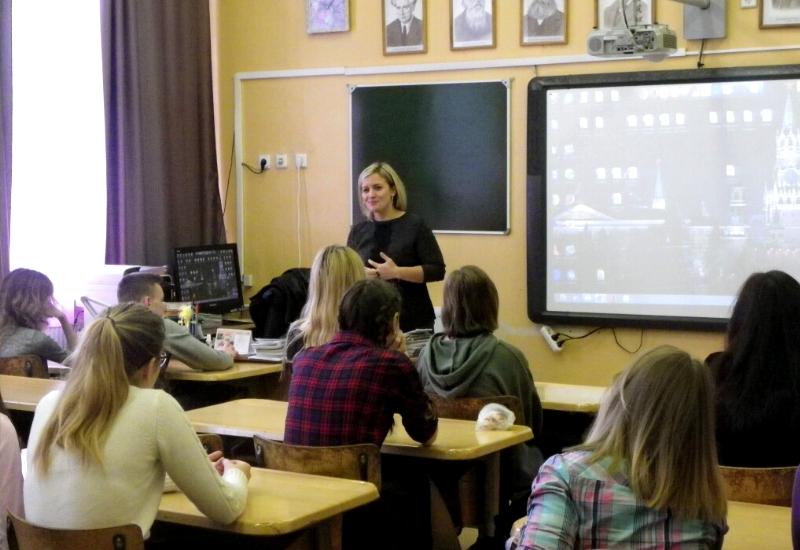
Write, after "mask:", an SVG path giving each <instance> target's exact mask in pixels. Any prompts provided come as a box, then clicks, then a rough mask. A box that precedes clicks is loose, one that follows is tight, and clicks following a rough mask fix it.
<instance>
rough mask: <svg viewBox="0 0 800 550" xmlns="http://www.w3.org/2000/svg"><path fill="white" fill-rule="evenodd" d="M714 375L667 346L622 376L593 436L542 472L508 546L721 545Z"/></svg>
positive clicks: (722, 497)
mask: <svg viewBox="0 0 800 550" xmlns="http://www.w3.org/2000/svg"><path fill="white" fill-rule="evenodd" d="M726 508H727V502H726V500H725V493H724V489H723V485H722V478H721V475H720V472H719V469H718V468H717V453H716V448H715V444H714V395H713V384H712V381H711V375H710V373H709V371H708V369H707V368H706V367H705V366H704V365H703V364H702V363H700V362H699V361H696V360H694V359H692V358H691V357H690V356H689V355H688V354H687V353H686V352H684V351H681V350H679V349H677V348H674V347H672V346H661V347H658V348H656V349H654V350H652V351H650V352H649V353H647V354H645V355H643V356H642V357H641V358H639V359H638V360H637V361H636V362H635V363H634V364H633V365H631V366H630V367H628V368H627V369H625V370H624V371H623V372H622V373H620V374H619V375H618V376H617V378H616V380H615V381H614V384H613V385H612V386H611V388H609V390H608V392H607V393H606V395H605V397H604V399H603V403H602V404H601V406H600V411H599V412H598V413H597V418H596V419H595V421H594V423H593V425H592V427H591V429H590V431H589V435H588V436H587V438H586V441H585V442H584V443H583V444H582V445H580V446H578V447H575V448H574V449H572V450H571V451H568V452H565V453H563V454H559V455H554V456H552V457H551V458H550V459H548V460H547V461H546V462H545V463H544V464H543V465H542V467H541V468H540V469H539V475H538V476H536V480H535V481H534V482H533V490H532V493H531V497H530V500H529V502H528V518H527V523H526V524H525V527H523V528H522V530H521V531H520V540H519V541H517V540H512V541H509V548H512V549H513V548H520V549H533V548H548V549H550V548H553V549H555V548H622V547H624V548H665V547H675V548H720V547H721V546H722V538H723V535H724V533H725V532H726V531H727V527H726V525H725V516H726Z"/></svg>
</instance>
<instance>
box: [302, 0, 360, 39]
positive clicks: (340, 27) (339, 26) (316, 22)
mask: <svg viewBox="0 0 800 550" xmlns="http://www.w3.org/2000/svg"><path fill="white" fill-rule="evenodd" d="M349 4H350V0H306V32H307V33H308V34H317V33H324V32H346V31H349V30H350V5H349Z"/></svg>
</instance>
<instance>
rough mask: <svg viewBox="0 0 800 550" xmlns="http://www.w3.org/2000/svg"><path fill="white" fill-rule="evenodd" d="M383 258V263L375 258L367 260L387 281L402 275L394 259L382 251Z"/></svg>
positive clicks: (379, 275)
mask: <svg viewBox="0 0 800 550" xmlns="http://www.w3.org/2000/svg"><path fill="white" fill-rule="evenodd" d="M381 258H383V263H379V262H376V261H375V260H367V261H368V262H369V265H371V266H372V267H374V268H375V271H377V272H378V277H380V278H381V279H385V280H387V281H391V280H392V279H397V278H398V276H399V275H400V272H399V269H398V268H397V264H396V263H394V260H393V259H391V258H390V257H389V256H387V255H386V254H384V253H383V252H381Z"/></svg>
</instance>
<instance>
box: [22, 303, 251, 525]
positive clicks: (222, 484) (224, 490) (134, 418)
mask: <svg viewBox="0 0 800 550" xmlns="http://www.w3.org/2000/svg"><path fill="white" fill-rule="evenodd" d="M163 342H164V324H163V322H162V320H161V318H160V317H158V316H157V315H156V314H154V313H152V312H150V311H149V310H148V309H147V308H145V307H144V306H142V305H139V304H132V303H125V304H120V305H118V306H114V307H112V308H110V309H109V310H108V311H107V312H106V313H105V314H103V315H101V316H100V317H98V318H97V319H96V320H95V321H94V322H93V323H92V324H91V325H90V326H89V327H88V328H87V329H86V331H85V334H84V335H83V338H82V339H81V342H80V344H79V346H78V349H77V351H76V353H75V355H74V359H73V369H72V372H71V373H70V376H69V379H68V380H67V383H66V386H65V387H64V389H63V390H61V391H54V392H51V393H49V394H48V395H46V396H45V397H44V398H43V399H42V400H41V401H40V402H39V405H38V406H37V408H36V414H35V416H34V419H33V425H32V427H31V432H30V438H29V440H28V457H29V461H30V464H29V467H28V469H27V471H28V476H27V478H26V481H25V487H24V500H25V510H26V516H27V518H28V519H29V520H30V521H32V522H33V523H36V524H39V525H43V526H45V527H51V528H59V529H90V528H97V527H107V526H109V525H120V524H126V523H135V524H137V525H139V527H141V529H142V532H143V533H144V534H145V536H147V535H148V532H149V530H150V526H151V525H152V523H153V521H154V520H155V516H156V512H157V511H158V504H159V501H160V498H161V492H162V489H163V485H164V474H165V472H166V473H168V474H169V475H170V477H171V478H172V480H173V481H174V482H175V483H176V484H177V486H178V487H179V488H181V489H182V490H183V491H184V492H185V493H186V495H187V496H188V497H189V498H190V499H191V500H192V502H194V503H195V504H196V505H197V507H198V508H199V509H200V510H201V511H203V512H204V513H205V514H206V515H208V516H209V517H210V518H212V519H214V520H215V521H219V522H222V523H230V522H232V521H233V520H235V519H236V518H237V517H238V516H239V515H240V514H241V512H242V511H243V509H244V505H245V502H246V499H247V479H248V477H249V466H247V465H246V464H244V463H236V462H234V461H227V460H225V459H221V460H219V461H218V462H217V463H216V464H212V462H211V461H210V460H209V456H207V455H206V453H205V451H204V450H203V447H202V445H201V444H200V441H199V439H198V438H197V435H196V434H195V433H194V430H193V429H192V427H191V425H190V424H189V422H188V421H187V419H186V416H185V415H184V413H183V410H182V409H181V407H180V405H178V403H177V401H175V399H174V398H172V396H170V395H168V394H166V393H164V392H163V391H161V390H154V389H153V385H154V384H155V381H156V379H157V378H158V374H159V371H160V369H161V368H163V367H164V366H165V365H166V363H167V361H168V359H169V356H168V355H167V354H165V353H164V352H162V344H163ZM213 458H220V457H213ZM220 473H221V474H222V475H220Z"/></svg>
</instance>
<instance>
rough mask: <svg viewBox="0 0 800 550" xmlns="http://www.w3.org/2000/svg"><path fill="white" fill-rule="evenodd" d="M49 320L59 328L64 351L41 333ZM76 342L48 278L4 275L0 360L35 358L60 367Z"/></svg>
mask: <svg viewBox="0 0 800 550" xmlns="http://www.w3.org/2000/svg"><path fill="white" fill-rule="evenodd" d="M50 317H55V318H56V319H57V320H58V322H59V323H60V324H61V330H63V331H64V337H65V338H66V341H67V350H65V349H63V348H62V347H61V346H60V345H58V344H57V343H56V342H55V340H53V339H52V338H50V337H49V336H47V335H46V334H45V333H44V332H42V331H43V330H44V329H45V328H46V327H47V319H49V318H50ZM77 340H78V338H77V336H76V335H75V331H74V330H73V329H72V325H71V324H70V322H69V321H68V320H67V316H66V314H65V313H64V312H63V311H61V310H60V309H59V308H58V305H56V302H55V300H54V298H53V283H52V282H50V279H48V278H47V275H45V274H44V273H39V272H38V271H34V270H32V269H22V268H20V269H15V270H14V271H12V272H11V273H9V274H8V275H6V277H5V279H3V282H2V284H0V357H15V356H17V355H38V356H39V357H41V358H42V359H43V360H48V359H49V360H50V361H55V362H57V363H63V362H64V360H65V359H66V358H67V355H68V352H69V351H72V350H73V349H74V348H75V344H76V342H77Z"/></svg>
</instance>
